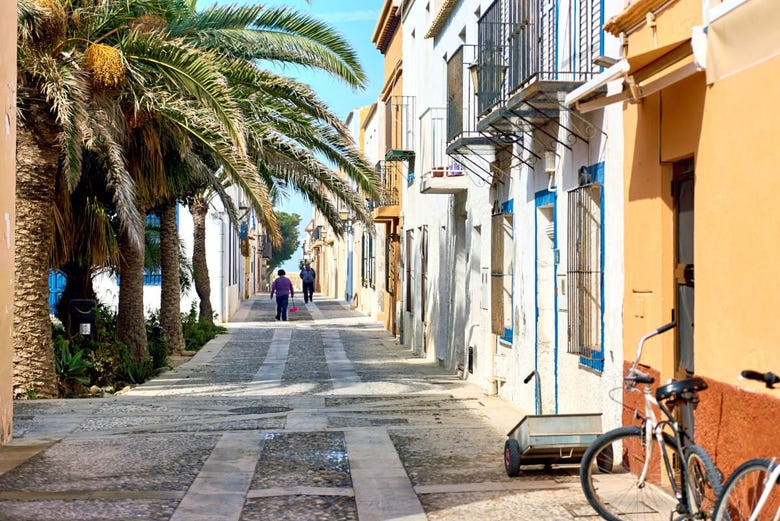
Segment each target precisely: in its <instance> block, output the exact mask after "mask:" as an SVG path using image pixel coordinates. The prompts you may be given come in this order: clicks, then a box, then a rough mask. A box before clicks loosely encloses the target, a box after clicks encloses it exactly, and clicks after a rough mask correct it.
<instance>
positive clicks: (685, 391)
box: [655, 376, 708, 402]
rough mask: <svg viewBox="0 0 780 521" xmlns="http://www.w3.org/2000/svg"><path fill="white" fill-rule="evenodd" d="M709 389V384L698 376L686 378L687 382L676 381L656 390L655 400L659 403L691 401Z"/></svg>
mask: <svg viewBox="0 0 780 521" xmlns="http://www.w3.org/2000/svg"><path fill="white" fill-rule="evenodd" d="M707 387H708V386H707V382H705V381H704V380H702V379H701V378H699V377H697V376H694V377H693V378H686V379H685V380H674V381H672V382H670V383H668V384H666V385H662V386H660V387H659V388H658V389H656V391H655V399H656V400H658V401H659V402H661V401H663V400H668V399H670V398H671V399H673V400H678V399H682V400H690V399H692V398H693V396H694V395H695V394H696V393H697V392H699V391H703V390H704V389H706V388H707Z"/></svg>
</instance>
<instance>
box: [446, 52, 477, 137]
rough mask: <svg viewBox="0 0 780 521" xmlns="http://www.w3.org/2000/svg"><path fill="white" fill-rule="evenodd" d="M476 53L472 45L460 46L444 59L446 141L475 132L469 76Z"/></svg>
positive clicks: (475, 119)
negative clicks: (445, 67) (446, 60)
mask: <svg viewBox="0 0 780 521" xmlns="http://www.w3.org/2000/svg"><path fill="white" fill-rule="evenodd" d="M476 54H477V46H476V45H461V46H460V47H459V48H458V50H457V51H455V53H454V54H453V55H452V57H451V58H450V59H449V61H448V62H447V143H449V142H451V141H452V140H453V139H456V138H458V137H462V136H469V135H476V134H477V132H476V124H477V105H476V104H475V101H476V99H475V97H474V81H473V79H472V77H471V71H472V70H475V67H477V63H476Z"/></svg>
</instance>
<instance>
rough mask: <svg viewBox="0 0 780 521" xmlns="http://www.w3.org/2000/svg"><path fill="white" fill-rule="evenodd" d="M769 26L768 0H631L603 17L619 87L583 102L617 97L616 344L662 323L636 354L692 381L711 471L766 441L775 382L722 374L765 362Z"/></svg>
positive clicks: (773, 286) (772, 110)
mask: <svg viewBox="0 0 780 521" xmlns="http://www.w3.org/2000/svg"><path fill="white" fill-rule="evenodd" d="M778 23H780V3H778V2H776V1H775V0H748V1H745V2H737V1H729V2H718V1H712V2H709V3H708V2H705V6H704V9H703V6H702V2H701V0H678V1H673V2H668V1H667V0H639V1H636V2H634V3H632V4H630V6H629V7H628V8H627V9H626V10H625V11H624V12H623V13H622V14H620V15H619V16H617V17H616V18H613V19H612V20H610V21H609V22H608V23H607V25H606V27H605V29H606V30H607V31H609V32H611V33H612V34H614V35H616V36H621V37H622V38H623V42H624V45H623V57H622V58H623V59H624V60H625V62H626V63H627V65H626V69H627V72H626V73H625V74H624V75H623V77H622V81H623V86H622V90H621V91H620V93H619V94H613V95H612V97H611V99H610V97H609V96H608V97H607V98H604V100H606V101H602V102H596V103H608V102H611V101H615V100H617V101H620V102H622V103H623V104H624V112H623V114H624V140H625V141H624V147H625V158H624V160H625V163H624V174H625V175H624V178H625V184H624V186H625V190H624V203H625V299H624V315H623V316H624V321H623V325H624V345H625V346H626V349H625V353H626V355H625V356H626V358H632V357H633V352H632V350H631V349H630V348H628V346H632V345H635V344H636V341H637V339H638V338H639V337H640V336H641V335H642V334H644V333H645V332H647V331H649V330H651V329H653V328H654V327H655V326H658V325H661V324H664V323H666V322H669V321H672V320H674V321H676V322H677V324H678V327H677V328H676V330H675V333H674V334H667V335H665V336H664V337H661V339H656V340H653V342H654V344H653V345H648V347H647V348H646V351H645V355H644V356H643V362H644V363H647V364H648V365H651V366H652V367H653V368H655V369H658V370H659V371H660V375H661V378H660V381H666V380H667V379H668V378H671V377H685V376H686V375H687V374H696V375H698V376H702V377H704V378H705V379H706V380H707V381H708V383H709V384H710V389H709V390H707V391H705V392H703V393H701V396H700V397H701V400H702V402H701V404H700V406H699V408H698V410H697V412H696V437H697V442H698V443H699V444H701V445H704V446H705V447H706V448H707V449H708V450H709V451H710V453H711V454H712V456H713V458H714V459H715V461H716V464H718V466H719V467H720V468H721V470H722V471H723V472H724V473H726V475H728V473H730V472H731V471H732V470H733V469H734V467H735V466H736V465H738V464H739V463H740V462H741V461H743V460H744V459H746V458H749V457H757V456H765V457H771V456H775V455H777V454H778V453H780V442H778V441H777V437H776V435H775V434H774V429H773V428H772V426H773V424H774V421H773V418H774V417H775V415H776V414H780V394H774V395H773V394H772V392H771V391H767V390H763V389H761V386H760V385H759V384H755V385H754V384H753V383H751V382H741V381H738V376H739V373H740V370H742V369H754V370H758V371H774V372H778V371H780V349H778V348H777V346H776V343H777V339H778V337H780V329H779V326H778V324H780V322H778V320H777V318H776V315H777V311H778V309H780V281H778V279H777V277H774V268H775V267H776V264H777V258H778V254H780V232H778V223H780V176H778V175H777V165H778V161H780V151H778V147H777V144H776V140H777V135H778V129H779V127H780V123H778V122H780V110H779V109H778V108H777V106H776V105H775V104H774V100H775V99H776V96H777V94H779V93H780V81H778V78H780V40H777V37H776V34H777V32H776V27H777V24H778ZM727 35H728V36H727ZM734 440H750V442H749V443H734Z"/></svg>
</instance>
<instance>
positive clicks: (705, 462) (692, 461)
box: [685, 445, 723, 519]
mask: <svg viewBox="0 0 780 521" xmlns="http://www.w3.org/2000/svg"><path fill="white" fill-rule="evenodd" d="M685 464H686V468H687V469H688V477H689V478H690V480H691V481H690V484H691V489H690V492H689V494H688V495H689V496H690V497H691V498H692V502H693V503H695V505H696V507H697V508H698V510H699V512H701V514H703V515H700V516H699V517H700V518H702V519H710V518H711V517H712V512H713V511H714V510H715V503H716V502H717V500H718V496H720V493H721V491H722V490H723V480H722V478H721V475H720V471H719V470H718V468H717V467H716V466H715V463H713V462H712V458H711V457H710V455H709V454H708V453H707V451H706V450H704V448H703V447H700V446H699V445H688V446H687V447H685Z"/></svg>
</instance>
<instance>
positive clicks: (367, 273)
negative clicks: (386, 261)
mask: <svg viewBox="0 0 780 521" xmlns="http://www.w3.org/2000/svg"><path fill="white" fill-rule="evenodd" d="M360 249H361V259H362V263H361V269H360V278H361V281H362V284H363V287H367V288H373V287H374V263H375V261H376V259H375V255H374V236H373V235H371V233H370V232H368V231H365V232H363V239H362V241H361V245H360Z"/></svg>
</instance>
